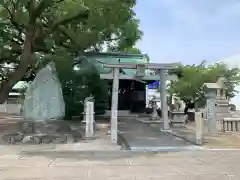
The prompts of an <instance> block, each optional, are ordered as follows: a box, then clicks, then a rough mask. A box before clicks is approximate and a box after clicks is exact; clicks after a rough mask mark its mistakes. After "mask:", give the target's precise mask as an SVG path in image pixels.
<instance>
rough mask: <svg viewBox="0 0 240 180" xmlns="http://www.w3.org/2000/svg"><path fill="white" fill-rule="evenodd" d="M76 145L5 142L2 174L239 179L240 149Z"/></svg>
mask: <svg viewBox="0 0 240 180" xmlns="http://www.w3.org/2000/svg"><path fill="white" fill-rule="evenodd" d="M73 146H74V145H72V146H71V147H70V146H68V148H67V146H66V145H59V146H58V147H53V146H52V147H50V146H47V145H46V146H28V147H17V146H1V147H0V150H1V151H0V169H1V171H0V180H16V179H17V180H30V179H31V180H50V179H54V180H66V179H67V180H77V179H78V180H96V179H98V180H110V179H111V180H130V179H134V180H150V179H151V180H239V179H240V171H239V167H240V151H204V150H197V151H181V152H168V153H167V152H165V153H163V152H162V153H153V152H129V151H120V150H107V149H105V150H93V151H89V150H88V151H87V150H86V151H84V150H82V151H81V150H80V149H78V148H73ZM4 152H5V153H4Z"/></svg>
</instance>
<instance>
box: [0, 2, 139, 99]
mask: <svg viewBox="0 0 240 180" xmlns="http://www.w3.org/2000/svg"><path fill="white" fill-rule="evenodd" d="M135 4H136V0H114V1H105V0H102V1H101V0H91V1H90V0H1V1H0V35H1V36H0V64H1V67H2V72H1V85H0V103H3V102H4V101H5V100H6V98H7V96H8V94H9V92H10V91H11V89H12V87H13V86H14V85H15V84H16V83H17V82H18V81H20V80H21V79H22V78H24V77H25V76H29V75H30V74H32V71H34V70H36V69H38V68H39V66H41V65H42V63H43V62H46V61H47V60H52V59H55V60H57V59H58V58H59V57H61V56H62V55H66V54H68V55H70V56H71V58H74V57H75V55H76V54H77V53H79V52H83V51H101V50H102V47H103V44H104V45H105V46H106V45H107V48H109V49H113V50H116V51H117V50H119V49H123V48H126V47H132V46H133V45H134V44H135V42H136V41H137V40H138V39H140V37H141V35H142V33H141V31H140V30H139V29H138V20H137V19H136V17H135V13H134V12H133V9H132V8H133V7H134V5H135ZM71 58H70V59H71ZM6 64H10V66H11V68H10V70H6V69H9V68H6Z"/></svg>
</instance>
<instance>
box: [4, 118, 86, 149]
mask: <svg viewBox="0 0 240 180" xmlns="http://www.w3.org/2000/svg"><path fill="white" fill-rule="evenodd" d="M18 127H19V129H18V131H17V132H13V133H9V134H5V135H4V136H3V137H2V139H3V141H4V142H6V143H9V144H21V143H24V144H26V143H27V144H49V143H53V144H60V143H72V142H77V141H79V140H81V139H82V137H83V136H82V133H81V132H80V131H78V130H72V129H71V127H70V125H69V124H68V123H67V122H65V121H63V120H49V121H37V122H32V121H22V122H20V123H19V126H18Z"/></svg>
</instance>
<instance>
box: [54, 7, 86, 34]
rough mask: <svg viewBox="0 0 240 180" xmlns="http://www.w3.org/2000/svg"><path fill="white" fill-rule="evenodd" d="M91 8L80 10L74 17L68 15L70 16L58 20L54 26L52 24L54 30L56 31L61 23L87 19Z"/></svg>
mask: <svg viewBox="0 0 240 180" xmlns="http://www.w3.org/2000/svg"><path fill="white" fill-rule="evenodd" d="M89 13H90V12H89V10H84V11H82V12H79V13H77V14H75V15H74V16H72V17H68V18H65V19H62V20H60V21H58V22H56V23H55V24H54V25H53V26H52V31H55V30H56V29H57V28H58V27H59V26H61V25H66V24H68V23H70V22H71V21H73V20H76V19H77V20H79V21H85V20H87V19H88V18H89Z"/></svg>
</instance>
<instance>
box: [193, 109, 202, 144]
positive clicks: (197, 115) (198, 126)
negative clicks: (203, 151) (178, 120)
mask: <svg viewBox="0 0 240 180" xmlns="http://www.w3.org/2000/svg"><path fill="white" fill-rule="evenodd" d="M195 123H196V144H197V145H202V144H203V133H204V120H203V118H202V113H201V112H195Z"/></svg>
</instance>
